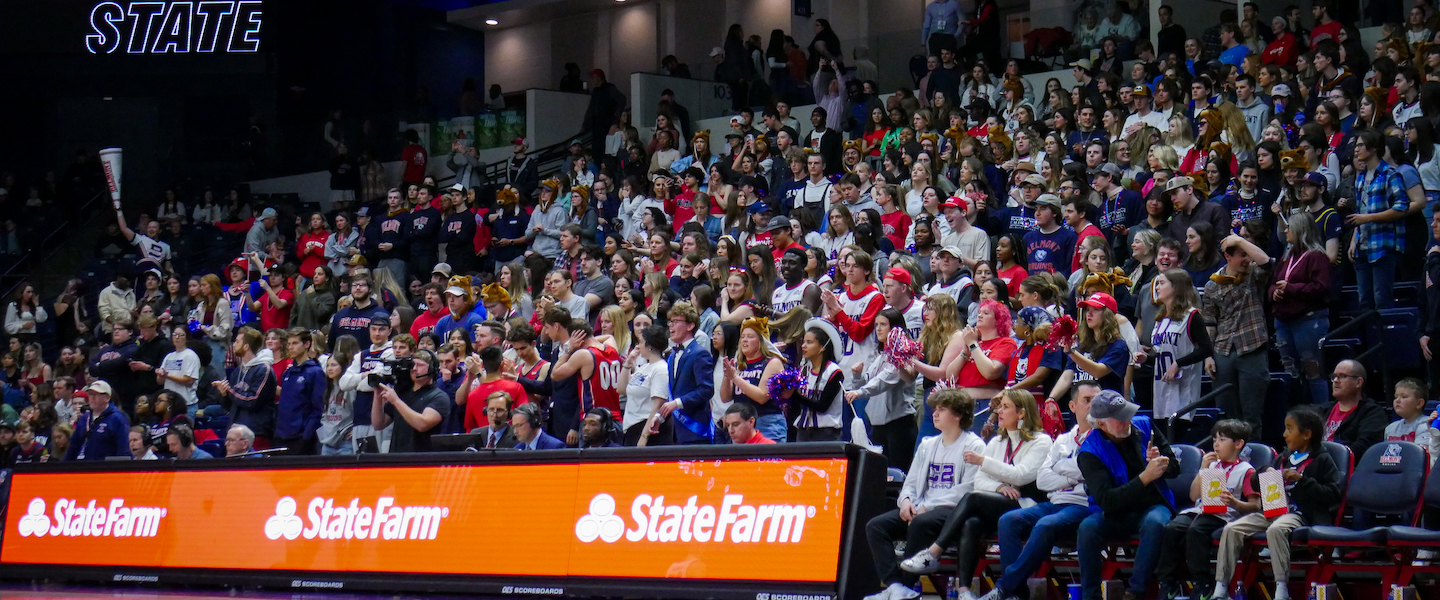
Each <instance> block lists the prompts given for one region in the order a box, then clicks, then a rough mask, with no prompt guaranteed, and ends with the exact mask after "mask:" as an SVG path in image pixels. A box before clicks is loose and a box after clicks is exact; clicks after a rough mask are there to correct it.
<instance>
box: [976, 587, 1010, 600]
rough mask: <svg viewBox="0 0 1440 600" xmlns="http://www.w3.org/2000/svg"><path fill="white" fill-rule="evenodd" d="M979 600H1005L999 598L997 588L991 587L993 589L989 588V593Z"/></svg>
mask: <svg viewBox="0 0 1440 600" xmlns="http://www.w3.org/2000/svg"><path fill="white" fill-rule="evenodd" d="M980 600H1005V599H1004V598H1002V597H1000V588H998V587H993V588H990V593H988V594H985V595H984V596H981V597H980Z"/></svg>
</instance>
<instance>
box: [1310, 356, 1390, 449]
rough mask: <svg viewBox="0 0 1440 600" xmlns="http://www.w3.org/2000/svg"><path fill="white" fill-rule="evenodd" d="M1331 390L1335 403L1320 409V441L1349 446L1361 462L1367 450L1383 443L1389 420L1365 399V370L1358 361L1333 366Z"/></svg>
mask: <svg viewBox="0 0 1440 600" xmlns="http://www.w3.org/2000/svg"><path fill="white" fill-rule="evenodd" d="M1330 390H1331V392H1330V393H1331V396H1332V397H1333V398H1334V400H1333V401H1331V402H1329V403H1327V404H1325V405H1323V406H1321V407H1320V414H1321V415H1322V416H1323V417H1324V419H1325V428H1324V429H1323V430H1321V431H1320V435H1321V437H1320V440H1321V441H1324V442H1335V443H1337V444H1344V445H1346V446H1349V447H1350V451H1351V452H1353V453H1355V457H1356V458H1355V460H1360V458H1359V457H1361V456H1364V455H1365V451H1366V450H1369V449H1370V446H1373V445H1375V444H1378V443H1380V441H1381V440H1383V439H1384V437H1385V425H1386V423H1387V422H1388V421H1389V417H1387V416H1386V415H1385V409H1384V408H1383V407H1381V406H1380V404H1379V403H1378V402H1376V401H1374V400H1371V399H1370V398H1367V397H1365V366H1364V365H1361V364H1360V363H1359V362H1358V361H1354V360H1342V361H1340V362H1339V363H1338V364H1336V365H1335V371H1334V372H1333V374H1332V375H1331V376H1330Z"/></svg>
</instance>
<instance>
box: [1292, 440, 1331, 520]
mask: <svg viewBox="0 0 1440 600" xmlns="http://www.w3.org/2000/svg"><path fill="white" fill-rule="evenodd" d="M1290 454H1291V453H1290V452H1286V453H1285V455H1284V456H1282V457H1281V458H1280V463H1279V464H1280V466H1281V467H1282V468H1283V467H1285V466H1287V465H1288V464H1289V456H1290ZM1342 477H1344V473H1342V472H1341V471H1340V467H1339V466H1338V465H1336V464H1335V459H1333V458H1330V453H1329V452H1316V453H1314V456H1312V457H1311V459H1310V464H1309V465H1307V466H1306V467H1305V471H1304V472H1302V473H1301V474H1300V481H1297V482H1295V487H1293V488H1291V489H1290V503H1291V504H1293V505H1295V507H1296V508H1298V509H1300V518H1301V519H1302V520H1304V521H1305V524H1306V525H1331V524H1334V523H1335V509H1337V508H1340V483H1341V478H1342Z"/></svg>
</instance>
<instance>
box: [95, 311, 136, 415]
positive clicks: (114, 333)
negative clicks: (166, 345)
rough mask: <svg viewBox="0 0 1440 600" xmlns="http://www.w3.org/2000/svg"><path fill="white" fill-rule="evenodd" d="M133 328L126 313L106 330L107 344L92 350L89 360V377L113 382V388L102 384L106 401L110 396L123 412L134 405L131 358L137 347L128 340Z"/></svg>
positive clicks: (133, 341) (133, 377)
mask: <svg viewBox="0 0 1440 600" xmlns="http://www.w3.org/2000/svg"><path fill="white" fill-rule="evenodd" d="M134 327H135V325H134V322H133V321H131V320H130V317H129V316H126V317H124V318H123V320H120V321H116V322H115V323H114V326H113V328H112V330H111V332H110V344H109V345H107V346H105V347H102V348H100V349H99V350H96V351H95V355H94V357H93V358H91V359H90V376H91V377H94V378H96V379H103V380H105V381H106V382H110V381H113V382H115V383H114V385H113V389H112V386H111V384H109V383H106V385H105V398H106V401H107V402H108V401H109V400H110V399H112V398H113V399H114V400H115V401H116V402H117V403H119V405H120V407H121V408H122V409H123V410H125V412H126V413H129V412H131V411H132V410H133V407H134V405H135V375H134V372H133V370H132V369H131V361H133V360H134V358H135V352H136V351H137V350H138V349H139V347H138V346H137V345H136V344H135V340H133V339H131V335H133V333H134Z"/></svg>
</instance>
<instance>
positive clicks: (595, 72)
mask: <svg viewBox="0 0 1440 600" xmlns="http://www.w3.org/2000/svg"><path fill="white" fill-rule="evenodd" d="M590 74H591V75H599V76H601V77H604V76H605V71H602V70H600V69H593V70H591V71H590Z"/></svg>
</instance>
